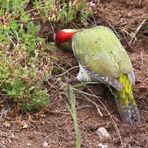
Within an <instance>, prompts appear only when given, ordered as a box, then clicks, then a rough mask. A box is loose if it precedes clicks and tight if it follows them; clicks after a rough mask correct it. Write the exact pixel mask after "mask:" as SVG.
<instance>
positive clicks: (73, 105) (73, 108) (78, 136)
mask: <svg viewBox="0 0 148 148" xmlns="http://www.w3.org/2000/svg"><path fill="white" fill-rule="evenodd" d="M68 99H69V103H70V107H69V109H70V113H71V116H72V119H73V124H74V129H75V137H76V148H80V147H81V134H80V129H79V126H78V122H77V111H76V96H75V94H74V91H73V88H72V86H71V85H68Z"/></svg>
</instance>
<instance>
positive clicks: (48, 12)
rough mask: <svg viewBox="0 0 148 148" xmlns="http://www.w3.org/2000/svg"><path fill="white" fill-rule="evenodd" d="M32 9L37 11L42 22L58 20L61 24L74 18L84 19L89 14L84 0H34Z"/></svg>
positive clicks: (63, 24)
mask: <svg viewBox="0 0 148 148" xmlns="http://www.w3.org/2000/svg"><path fill="white" fill-rule="evenodd" d="M34 9H36V10H37V11H38V14H39V15H40V17H41V18H42V20H43V22H46V21H47V20H48V21H51V22H60V24H61V26H66V25H67V24H68V23H70V22H72V21H73V22H74V21H75V20H80V21H86V20H87V18H88V16H89V14H90V13H89V11H88V4H87V1H86V0H82V1H78V0H70V1H67V0H48V1H42V0H35V1H34Z"/></svg>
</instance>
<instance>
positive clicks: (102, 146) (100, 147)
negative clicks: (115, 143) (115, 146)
mask: <svg viewBox="0 0 148 148" xmlns="http://www.w3.org/2000/svg"><path fill="white" fill-rule="evenodd" d="M98 147H99V148H108V146H107V145H106V144H102V143H99V145H98Z"/></svg>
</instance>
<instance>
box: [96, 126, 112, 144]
mask: <svg viewBox="0 0 148 148" xmlns="http://www.w3.org/2000/svg"><path fill="white" fill-rule="evenodd" d="M96 134H97V135H98V136H99V139H100V140H101V141H107V140H110V139H111V136H110V134H109V133H108V131H107V130H106V129H105V128H104V127H100V128H98V129H97V130H96Z"/></svg>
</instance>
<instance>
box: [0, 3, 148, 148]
mask: <svg viewBox="0 0 148 148" xmlns="http://www.w3.org/2000/svg"><path fill="white" fill-rule="evenodd" d="M146 4H147V1H146V0H145V1H140V0H136V1H134V0H132V1H131V0H127V1H126V0H112V1H109V0H104V1H99V2H98V3H96V7H95V8H93V10H92V11H93V13H94V18H95V21H94V18H91V22H94V24H95V22H96V24H99V25H105V26H109V27H110V28H112V29H114V30H116V32H117V33H118V35H119V37H120V39H121V41H122V43H123V45H124V47H125V48H126V49H127V51H128V53H129V56H130V58H131V61H132V63H133V67H134V72H135V75H136V85H135V86H134V95H135V98H136V100H137V104H138V106H139V109H140V114H141V123H140V124H138V125H133V126H132V127H131V128H129V127H127V126H125V125H123V124H122V123H121V121H120V117H119V115H118V112H117V110H116V105H115V102H114V101H113V96H112V95H111V93H110V92H109V90H108V89H107V88H106V87H105V86H104V85H102V84H98V85H88V86H87V87H85V88H81V90H82V91H84V92H88V93H91V94H94V95H95V96H96V97H88V98H89V99H90V100H91V101H90V100H89V99H87V98H85V97H83V96H82V95H80V94H79V93H78V94H76V98H77V117H78V124H79V127H80V131H81V140H82V141H81V143H82V147H84V148H91V147H92V148H95V147H96V148H97V147H99V144H106V145H108V147H110V148H116V147H117V148H118V147H132V148H135V147H138V148H147V147H148V132H147V131H148V116H147V114H148V99H147V98H148V60H147V59H148V47H147V40H148V31H147V30H146V29H145V26H146V25H145V24H146V23H147V22H146V21H147V20H146V17H147V16H146V14H147V12H148V8H147V5H146ZM89 23H90V21H89ZM91 25H93V24H91ZM49 27H50V25H49ZM43 28H44V27H43ZM43 32H44V33H45V34H46V33H47V32H48V29H47V25H45V28H44V29H43ZM47 36H48V33H47ZM45 38H46V36H45ZM131 39H132V40H131ZM50 54H52V55H53V56H55V57H56V59H57V60H56V62H55V65H54V66H55V69H54V71H53V77H52V78H51V79H50V80H49V82H48V83H47V84H45V85H46V87H47V88H48V90H49V94H50V97H51V102H50V106H49V107H47V108H44V109H42V110H40V111H38V112H32V113H27V114H25V115H24V114H23V113H20V114H19V113H17V114H16V115H15V110H13V112H10V113H9V114H7V115H6V111H7V110H6V109H3V110H2V111H1V124H0V147H2V148H6V147H7V148H28V147H32V148H42V147H45V148H46V147H47V148H49V147H50V148H52V147H53V148H59V147H61V148H68V147H69V148H72V147H75V133H74V127H73V122H72V119H71V115H70V112H69V108H68V107H67V105H66V103H65V102H67V99H66V96H65V93H64V92H63V87H64V86H63V85H64V84H62V81H63V82H64V81H66V77H74V76H76V73H77V70H78V69H77V68H76V69H72V70H71V71H70V72H69V73H68V74H66V75H61V76H60V77H57V75H58V74H61V73H62V72H64V71H65V69H69V68H71V67H73V66H76V65H77V61H76V59H75V57H74V56H73V54H72V53H67V52H64V51H61V50H56V51H55V52H52V53H50ZM0 95H1V94H0ZM97 96H98V97H97ZM0 97H1V98H3V96H0ZM0 103H1V102H0ZM102 104H104V106H103V105H102ZM97 107H98V108H99V109H100V111H101V113H102V114H103V117H101V116H100V113H99V112H98V111H97ZM6 108H7V104H6ZM7 112H9V111H7ZM99 127H105V128H106V129H107V131H108V132H109V134H110V135H111V137H112V140H111V141H106V142H101V141H100V140H99V137H98V136H97V134H96V133H95V131H96V130H97V129H98V128H99Z"/></svg>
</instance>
